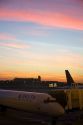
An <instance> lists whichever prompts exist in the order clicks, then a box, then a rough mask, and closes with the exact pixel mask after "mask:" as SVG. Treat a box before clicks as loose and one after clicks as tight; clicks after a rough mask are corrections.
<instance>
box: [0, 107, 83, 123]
mask: <svg viewBox="0 0 83 125" xmlns="http://www.w3.org/2000/svg"><path fill="white" fill-rule="evenodd" d="M49 124H50V122H49V118H47V117H46V118H45V117H44V116H39V115H36V114H35V115H34V114H30V113H27V112H21V111H16V110H11V109H8V110H7V111H6V112H0V125H49ZM56 125H83V111H74V112H69V113H65V115H63V116H61V117H60V118H58V119H57V122H56Z"/></svg>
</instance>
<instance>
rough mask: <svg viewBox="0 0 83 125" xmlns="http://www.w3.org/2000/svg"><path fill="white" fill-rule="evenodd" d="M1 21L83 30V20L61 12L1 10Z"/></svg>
mask: <svg viewBox="0 0 83 125" xmlns="http://www.w3.org/2000/svg"><path fill="white" fill-rule="evenodd" d="M0 20H6V21H9V20H11V21H23V22H28V21H29V22H30V21H31V22H35V23H38V24H41V25H45V26H52V27H60V28H69V29H75V30H83V20H82V19H80V18H79V19H78V18H75V17H72V16H68V15H67V14H63V13H60V12H59V13H57V12H48V11H23V10H8V9H0Z"/></svg>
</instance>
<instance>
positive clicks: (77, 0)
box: [0, 0, 83, 83]
mask: <svg viewBox="0 0 83 125" xmlns="http://www.w3.org/2000/svg"><path fill="white" fill-rule="evenodd" d="M65 69H68V70H69V71H70V72H71V74H72V76H73V78H74V80H75V81H76V82H81V83H83V0H0V79H13V78H14V77H37V76H38V75H40V76H41V77H42V80H58V81H66V78H65V72H64V70H65Z"/></svg>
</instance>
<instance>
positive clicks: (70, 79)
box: [65, 70, 75, 86]
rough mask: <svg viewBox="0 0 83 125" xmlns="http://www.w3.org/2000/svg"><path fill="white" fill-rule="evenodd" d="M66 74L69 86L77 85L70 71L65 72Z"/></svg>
mask: <svg viewBox="0 0 83 125" xmlns="http://www.w3.org/2000/svg"><path fill="white" fill-rule="evenodd" d="M65 73H66V79H67V85H69V86H71V85H72V83H75V82H74V80H73V78H72V76H71V74H70V73H69V71H68V70H65Z"/></svg>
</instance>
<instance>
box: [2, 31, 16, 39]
mask: <svg viewBox="0 0 83 125" xmlns="http://www.w3.org/2000/svg"><path fill="white" fill-rule="evenodd" d="M15 39H16V38H15V36H13V35H9V34H6V33H0V40H15Z"/></svg>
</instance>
